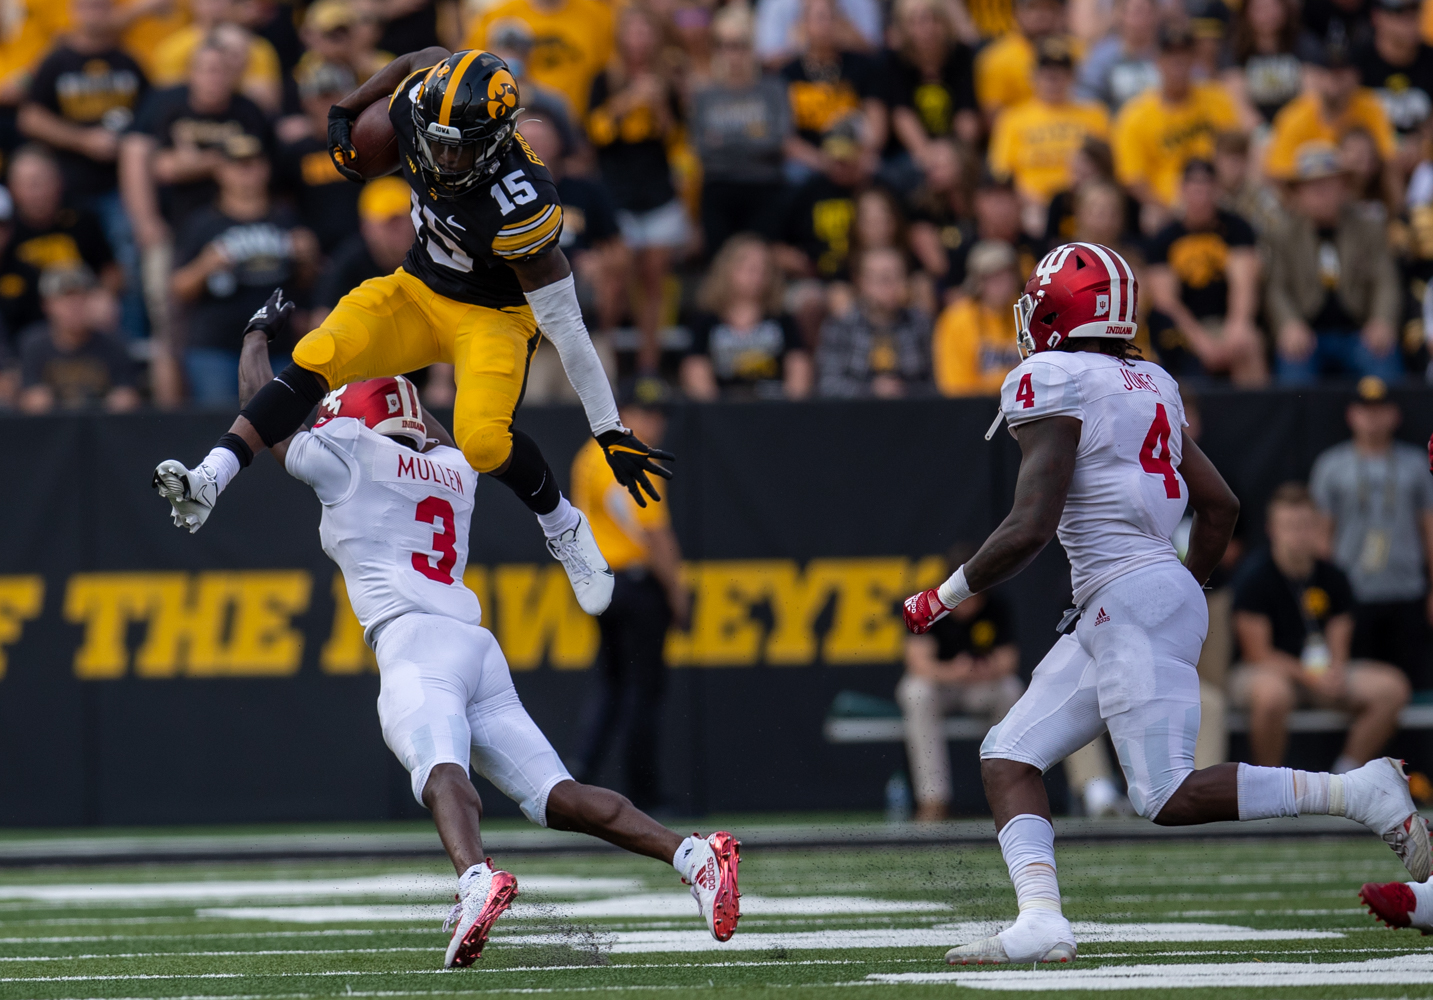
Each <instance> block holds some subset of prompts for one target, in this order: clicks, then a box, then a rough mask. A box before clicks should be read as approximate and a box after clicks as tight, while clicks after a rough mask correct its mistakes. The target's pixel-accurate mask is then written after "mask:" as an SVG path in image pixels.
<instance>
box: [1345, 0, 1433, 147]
mask: <svg viewBox="0 0 1433 1000" xmlns="http://www.w3.org/2000/svg"><path fill="white" fill-rule="evenodd" d="M1418 7H1419V0H1375V2H1374V4H1373V37H1372V38H1371V39H1370V40H1369V41H1367V42H1365V43H1363V44H1362V45H1360V46H1358V47H1357V48H1356V49H1354V51H1353V62H1354V65H1355V66H1357V67H1358V78H1359V83H1361V84H1362V85H1363V86H1365V87H1367V88H1369V89H1370V90H1372V91H1373V92H1374V94H1375V95H1377V97H1378V99H1379V101H1381V102H1382V104H1383V111H1384V114H1385V115H1387V117H1388V121H1389V124H1391V125H1392V126H1393V129H1394V131H1395V132H1396V133H1397V134H1398V140H1399V144H1400V147H1401V149H1400V154H1401V160H1402V166H1403V167H1404V170H1403V172H1404V173H1405V174H1406V173H1407V172H1408V171H1409V170H1411V169H1412V168H1413V165H1414V164H1415V163H1417V162H1418V157H1419V155H1420V154H1421V152H1422V149H1421V146H1422V143H1421V141H1420V134H1421V132H1422V130H1423V126H1424V123H1426V122H1427V121H1428V119H1429V114H1430V113H1433V46H1429V45H1427V44H1426V43H1425V42H1424V41H1423V40H1422V39H1421V38H1419V37H1418ZM1386 155H1387V154H1385V156H1386Z"/></svg>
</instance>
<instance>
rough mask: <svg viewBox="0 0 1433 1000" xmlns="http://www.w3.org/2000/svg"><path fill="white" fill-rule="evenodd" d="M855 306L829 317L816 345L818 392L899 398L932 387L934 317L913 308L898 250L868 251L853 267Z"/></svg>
mask: <svg viewBox="0 0 1433 1000" xmlns="http://www.w3.org/2000/svg"><path fill="white" fill-rule="evenodd" d="M854 270H855V274H854V279H855V281H854V284H855V288H856V304H855V307H854V308H853V309H851V310H850V311H849V312H848V313H846V314H844V315H841V316H835V317H832V318H830V319H828V320H827V321H826V322H825V323H824V324H823V325H822V327H821V342H820V345H819V346H818V347H817V349H816V378H817V383H816V390H817V394H818V395H821V396H825V397H828V398H833V397H834V398H862V397H875V398H877V399H898V398H900V397H902V396H912V395H922V394H924V393H925V392H927V391H928V390H929V388H930V335H931V321H930V317H929V316H927V315H926V314H924V313H922V312H920V311H919V310H915V309H912V308H910V307H909V305H908V302H909V299H910V282H909V280H908V276H907V274H906V262H905V257H904V256H903V255H902V254H901V252H900V251H898V250H892V249H884V250H869V251H867V252H866V253H864V254H862V255H861V257H860V259H859V260H858V261H856V266H855V268H854Z"/></svg>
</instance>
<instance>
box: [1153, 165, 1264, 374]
mask: <svg viewBox="0 0 1433 1000" xmlns="http://www.w3.org/2000/svg"><path fill="white" fill-rule="evenodd" d="M1218 196H1219V189H1218V184H1217V183H1216V179H1215V175H1214V165H1213V164H1212V163H1209V162H1208V161H1207V160H1190V161H1189V162H1188V163H1186V164H1185V166H1184V184H1183V187H1182V188H1181V192H1180V202H1181V203H1182V204H1183V206H1184V214H1183V216H1182V217H1181V218H1177V219H1175V220H1174V221H1172V222H1170V223H1169V224H1168V225H1166V226H1165V227H1164V228H1163V229H1161V230H1160V231H1159V232H1157V233H1155V235H1154V238H1153V239H1152V240H1151V241H1150V244H1149V251H1148V254H1147V258H1148V262H1149V265H1150V268H1149V272H1148V275H1147V278H1146V283H1147V287H1148V288H1149V290H1150V298H1151V300H1152V301H1153V304H1154V307H1155V308H1156V309H1157V310H1158V313H1157V314H1155V315H1154V316H1151V318H1150V330H1151V335H1152V337H1153V339H1154V341H1155V343H1156V345H1157V347H1158V349H1159V356H1160V360H1161V361H1162V362H1163V363H1164V364H1165V367H1167V368H1169V370H1170V371H1171V373H1173V374H1174V375H1175V376H1176V377H1178V378H1181V379H1182V378H1199V377H1202V376H1206V375H1222V376H1227V378H1228V379H1229V380H1230V381H1231V382H1233V383H1234V384H1235V385H1239V386H1246V387H1257V386H1261V385H1263V384H1264V383H1265V382H1267V381H1268V378H1269V371H1268V366H1267V365H1266V364H1265V362H1264V350H1265V345H1264V339H1263V338H1262V337H1261V336H1260V335H1259V330H1258V328H1257V327H1256V326H1255V315H1256V313H1257V312H1258V309H1259V253H1258V251H1257V250H1256V249H1255V248H1254V244H1255V237H1254V230H1253V229H1252V228H1251V227H1250V225H1249V224H1248V223H1247V222H1245V221H1244V220H1243V219H1241V218H1240V217H1239V216H1237V215H1235V214H1234V213H1233V212H1226V211H1225V210H1224V209H1222V208H1219V207H1218Z"/></svg>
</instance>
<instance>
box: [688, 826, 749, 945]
mask: <svg viewBox="0 0 1433 1000" xmlns="http://www.w3.org/2000/svg"><path fill="white" fill-rule="evenodd" d="M695 836H700V834H697V835H695ZM740 863H741V841H739V840H737V839H736V838H735V837H733V836H732V835H731V834H729V833H727V832H725V831H722V832H720V833H714V834H712V835H711V836H710V837H708V838H707V839H706V840H704V841H701V842H699V843H698V845H697V847H696V849H695V850H694V851H692V856H691V860H690V862H689V867H688V868H687V871H688V876H687V877H686V878H684V879H683V880H682V881H684V882H686V883H688V884H689V885H691V887H692V898H693V899H695V900H696V901H697V907H698V909H700V910H701V913H702V916H703V917H705V918H706V921H707V929H708V930H709V931H711V932H712V937H714V938H716V939H717V940H718V941H730V940H731V936H732V935H733V934H735V933H736V922H737V921H738V920H740V919H741V893H740V892H739V891H737V887H736V869H737V865H739V864H740Z"/></svg>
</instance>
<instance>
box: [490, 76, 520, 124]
mask: <svg viewBox="0 0 1433 1000" xmlns="http://www.w3.org/2000/svg"><path fill="white" fill-rule="evenodd" d="M515 107H517V83H516V82H514V80H513V78H512V74H511V73H509V72H508V71H507V70H505V69H500V70H498V71H497V72H496V73H494V74H493V75H492V77H491V78H490V79H489V80H488V117H489V118H503V117H505V116H506V115H507V114H508V112H510V111H512V109H513V108H515Z"/></svg>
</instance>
